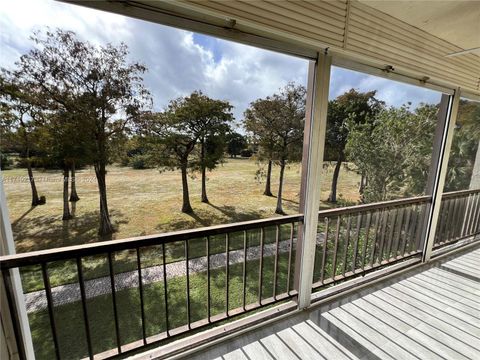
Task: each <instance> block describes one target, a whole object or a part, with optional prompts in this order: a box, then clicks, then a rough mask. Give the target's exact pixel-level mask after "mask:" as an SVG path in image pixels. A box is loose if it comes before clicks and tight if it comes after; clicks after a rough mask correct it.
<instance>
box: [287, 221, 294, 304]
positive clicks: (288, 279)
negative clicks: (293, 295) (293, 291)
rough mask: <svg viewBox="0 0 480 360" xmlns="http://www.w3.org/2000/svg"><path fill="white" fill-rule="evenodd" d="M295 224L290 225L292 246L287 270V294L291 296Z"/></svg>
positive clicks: (289, 250)
mask: <svg viewBox="0 0 480 360" xmlns="http://www.w3.org/2000/svg"><path fill="white" fill-rule="evenodd" d="M294 228H295V223H291V224H290V245H289V249H288V269H287V294H288V295H290V273H291V269H292V252H293V230H294Z"/></svg>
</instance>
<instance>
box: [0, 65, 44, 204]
mask: <svg viewBox="0 0 480 360" xmlns="http://www.w3.org/2000/svg"><path fill="white" fill-rule="evenodd" d="M0 97H1V101H0V119H1V120H0V121H1V126H2V129H3V131H2V132H7V131H8V134H9V135H10V138H13V142H16V143H17V144H19V145H20V148H21V151H22V154H23V156H24V158H25V162H26V166H27V173H28V178H29V181H30V187H31V193H32V202H31V205H32V206H37V205H42V204H45V197H39V196H38V191H37V186H36V184H35V177H34V176H33V170H32V162H33V159H32V151H33V150H34V149H35V148H36V147H37V144H38V128H39V126H38V125H39V124H38V122H37V121H36V119H35V118H36V117H38V115H39V109H38V107H37V106H36V105H35V103H36V100H35V98H34V97H35V91H34V89H32V88H30V89H29V88H28V87H26V86H23V85H22V84H20V83H19V82H18V81H16V79H15V76H14V75H13V74H12V73H11V72H8V71H6V70H5V69H2V74H1V76H0ZM3 141H5V139H4V140H3Z"/></svg>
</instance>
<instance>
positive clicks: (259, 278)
mask: <svg viewBox="0 0 480 360" xmlns="http://www.w3.org/2000/svg"><path fill="white" fill-rule="evenodd" d="M264 236H265V229H264V228H263V227H262V228H260V261H259V270H258V305H262V285H263V241H264Z"/></svg>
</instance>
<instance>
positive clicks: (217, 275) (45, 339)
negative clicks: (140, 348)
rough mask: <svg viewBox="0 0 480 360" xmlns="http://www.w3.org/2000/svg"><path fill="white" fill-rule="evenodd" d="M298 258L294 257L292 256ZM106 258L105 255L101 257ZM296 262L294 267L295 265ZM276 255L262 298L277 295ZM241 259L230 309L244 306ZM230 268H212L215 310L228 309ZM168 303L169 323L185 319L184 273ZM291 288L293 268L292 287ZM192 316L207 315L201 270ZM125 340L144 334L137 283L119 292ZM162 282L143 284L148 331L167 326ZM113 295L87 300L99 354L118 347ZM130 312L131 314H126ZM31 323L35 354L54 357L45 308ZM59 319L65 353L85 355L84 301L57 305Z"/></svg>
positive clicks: (252, 297)
mask: <svg viewBox="0 0 480 360" xmlns="http://www.w3.org/2000/svg"><path fill="white" fill-rule="evenodd" d="M293 259H294V257H293ZM99 261H104V262H106V259H99ZM294 266H295V264H294V261H293V262H292V270H293V269H294ZM287 267H288V254H286V253H285V254H281V255H280V256H279V259H278V269H279V272H278V278H277V287H276V291H277V294H281V293H285V292H286V291H287V288H286V286H287V279H286V274H287ZM273 269H274V257H272V256H271V257H265V258H264V261H263V286H262V298H263V299H265V298H269V297H271V296H272V295H273ZM258 278H259V261H258V260H253V261H249V262H248V263H247V281H246V303H247V304H254V303H256V302H257V300H258V295H259V292H258ZM242 279H243V264H235V265H231V266H230V267H229V309H230V310H232V309H235V308H238V307H241V306H242V299H243V280H242ZM225 282H226V272H225V269H216V270H212V271H211V315H212V316H214V315H216V314H222V313H225V310H226V295H225ZM167 286H168V306H169V325H170V328H175V327H179V326H182V325H186V324H187V306H186V303H187V302H186V277H177V278H172V279H169V280H168V282H167ZM292 287H293V271H291V279H290V288H292ZM190 289H191V290H190V301H191V321H192V322H193V321H197V320H201V319H205V318H206V317H207V276H206V273H197V274H194V275H191V276H190ZM116 299H117V304H118V305H117V306H118V312H119V314H120V317H119V320H120V321H119V326H120V337H121V343H122V344H128V343H131V342H133V341H136V340H139V339H141V338H142V326H141V313H140V296H139V290H138V289H137V288H131V289H126V290H122V291H118V292H117V293H116ZM164 303H165V300H164V288H163V283H162V282H159V283H153V284H149V285H145V286H144V305H145V320H146V321H145V326H146V334H147V336H152V335H155V334H158V333H161V332H163V331H165V330H166V321H165V316H164V315H165V308H164ZM112 304H113V303H112V298H111V295H110V294H107V295H102V296H97V297H95V298H92V299H89V300H87V311H88V316H89V321H90V332H91V334H94V336H93V337H92V341H93V351H94V353H99V352H102V351H106V350H109V349H112V348H115V347H116V342H115V328H114V319H113V305H112ZM127 314H128V315H127ZM29 320H30V327H31V331H32V337H33V341H34V348H35V353H36V356H37V359H52V358H54V352H53V351H54V350H53V342H52V337H51V333H50V330H49V329H50V325H49V316H48V311H47V310H42V311H37V312H34V313H31V314H29ZM55 322H56V328H57V334H58V337H59V346H60V351H61V357H62V358H65V359H78V358H82V357H85V356H86V355H87V345H86V337H85V328H84V322H83V314H82V307H81V303H80V302H75V303H70V304H66V305H61V306H56V307H55Z"/></svg>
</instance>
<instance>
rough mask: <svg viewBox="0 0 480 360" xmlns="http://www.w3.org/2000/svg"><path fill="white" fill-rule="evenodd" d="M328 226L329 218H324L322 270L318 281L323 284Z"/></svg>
mask: <svg viewBox="0 0 480 360" xmlns="http://www.w3.org/2000/svg"><path fill="white" fill-rule="evenodd" d="M329 225H330V218H328V217H326V218H325V240H324V241H323V249H322V250H323V253H322V268H321V269H320V281H321V282H322V284H323V281H324V280H325V268H326V267H325V265H326V261H327V247H328V230H329V229H328V228H329Z"/></svg>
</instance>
